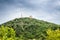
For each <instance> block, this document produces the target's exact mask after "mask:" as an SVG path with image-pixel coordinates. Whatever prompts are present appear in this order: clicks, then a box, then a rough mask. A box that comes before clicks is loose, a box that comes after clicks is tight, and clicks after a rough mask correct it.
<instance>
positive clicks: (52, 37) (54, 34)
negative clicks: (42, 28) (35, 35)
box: [46, 29, 60, 40]
mask: <svg viewBox="0 0 60 40" xmlns="http://www.w3.org/2000/svg"><path fill="white" fill-rule="evenodd" d="M47 34H48V36H47V38H46V40H60V30H59V29H57V30H55V31H54V30H51V29H48V31H47Z"/></svg>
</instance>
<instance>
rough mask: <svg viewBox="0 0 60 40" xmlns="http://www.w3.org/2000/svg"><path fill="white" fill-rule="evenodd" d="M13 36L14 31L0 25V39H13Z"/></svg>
mask: <svg viewBox="0 0 60 40" xmlns="http://www.w3.org/2000/svg"><path fill="white" fill-rule="evenodd" d="M14 38H15V31H14V29H12V28H9V27H4V26H1V27H0V39H1V40H8V39H9V40H14Z"/></svg>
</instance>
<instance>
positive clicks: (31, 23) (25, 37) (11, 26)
mask: <svg viewBox="0 0 60 40" xmlns="http://www.w3.org/2000/svg"><path fill="white" fill-rule="evenodd" d="M2 25H3V26H5V27H0V31H1V33H0V38H1V39H4V38H5V39H6V38H7V39H6V40H34V39H35V40H45V39H46V38H47V37H49V36H47V35H49V32H48V31H47V29H49V30H50V29H51V30H53V31H54V30H56V29H57V28H60V25H57V24H54V23H50V22H46V21H43V20H37V19H34V18H16V19H14V20H11V21H9V22H6V23H4V24H2ZM0 26H1V25H0ZM6 26H7V27H6ZM51 30H50V31H51ZM46 31H47V32H46ZM54 32H55V31H54ZM6 33H7V34H6ZM51 33H53V32H51ZM3 36H4V37H3ZM48 39H49V38H47V39H46V40H48Z"/></svg>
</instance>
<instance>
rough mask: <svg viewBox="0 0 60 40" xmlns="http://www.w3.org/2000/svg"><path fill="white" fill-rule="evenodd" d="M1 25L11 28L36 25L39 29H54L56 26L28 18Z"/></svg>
mask: <svg viewBox="0 0 60 40" xmlns="http://www.w3.org/2000/svg"><path fill="white" fill-rule="evenodd" d="M2 25H4V26H11V27H13V26H14V27H15V26H24V25H25V26H28V25H37V26H40V27H56V26H58V25H57V24H54V23H50V22H46V21H43V20H38V19H35V18H29V17H25V18H16V19H14V20H11V21H8V22H6V23H3V24H2Z"/></svg>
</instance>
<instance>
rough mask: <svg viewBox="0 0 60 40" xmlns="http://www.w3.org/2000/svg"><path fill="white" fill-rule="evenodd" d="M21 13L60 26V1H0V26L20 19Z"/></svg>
mask: <svg viewBox="0 0 60 40" xmlns="http://www.w3.org/2000/svg"><path fill="white" fill-rule="evenodd" d="M21 13H22V14H23V17H29V16H31V15H32V16H33V18H36V19H40V20H44V21H48V22H52V23H56V24H60V0H0V24H2V23H4V22H7V21H9V20H13V19H15V18H19V17H21Z"/></svg>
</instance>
